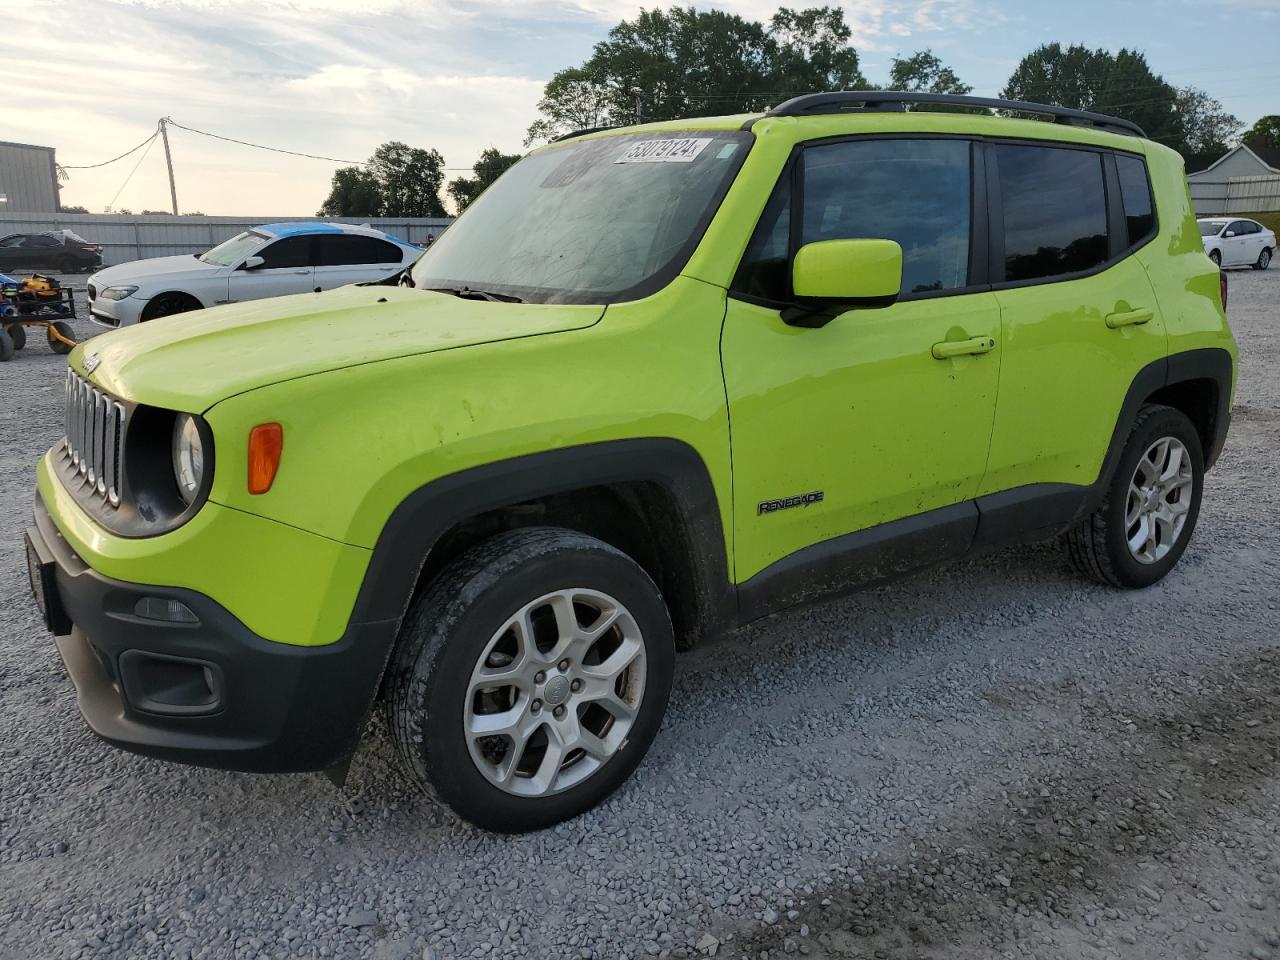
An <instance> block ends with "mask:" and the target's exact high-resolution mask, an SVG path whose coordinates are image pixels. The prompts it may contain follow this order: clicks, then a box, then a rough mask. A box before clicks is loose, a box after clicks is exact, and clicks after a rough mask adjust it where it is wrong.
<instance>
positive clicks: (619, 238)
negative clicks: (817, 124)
mask: <svg viewBox="0 0 1280 960" xmlns="http://www.w3.org/2000/svg"><path fill="white" fill-rule="evenodd" d="M750 141H751V135H750V134H749V133H744V132H742V131H738V130H734V131H714V132H705V133H699V132H689V133H687V134H682V135H681V136H679V137H672V136H671V134H670V133H666V134H656V133H649V134H629V135H621V136H613V137H602V138H600V139H596V140H585V141H579V142H570V143H567V144H565V145H564V146H559V147H553V148H552V149H550V150H546V151H543V152H541V153H536V154H533V155H532V156H529V157H526V158H525V159H523V160H521V161H520V162H519V163H517V164H516V165H515V166H514V167H512V168H511V169H510V170H508V171H507V172H506V173H504V174H503V175H502V177H501V178H500V179H499V180H498V181H497V182H496V183H495V184H494V185H493V186H492V187H490V188H489V189H488V190H486V191H485V192H484V193H483V194H482V195H481V196H480V198H479V199H478V200H476V202H475V203H473V204H472V205H471V206H469V207H468V208H467V210H466V213H465V214H464V215H463V216H462V217H461V218H460V219H459V220H458V222H457V223H455V224H454V225H453V226H451V227H450V228H449V229H448V230H447V231H446V232H445V233H444V234H442V235H441V236H440V237H439V238H438V239H437V240H436V242H435V243H433V244H432V245H431V247H430V249H428V250H427V252H426V253H424V254H423V255H422V257H421V258H419V260H418V262H417V264H415V265H414V267H413V271H412V276H413V283H414V286H415V287H418V288H419V289H423V288H427V289H448V290H461V289H463V288H468V289H470V290H475V291H484V292H487V293H491V294H498V295H501V296H506V297H518V298H520V299H522V300H528V301H532V302H536V303H616V302H618V301H621V300H627V299H634V298H636V297H639V296H644V295H646V294H647V293H649V292H652V291H653V290H655V289H657V288H658V287H660V286H661V285H662V284H664V283H666V282H667V281H668V280H670V279H671V277H673V276H674V275H675V274H676V272H678V271H679V270H680V268H681V267H682V266H683V265H684V263H685V261H686V260H688V258H689V256H690V255H691V254H692V253H693V248H694V246H696V244H697V242H698V240H699V239H700V238H701V236H702V232H703V231H704V230H705V229H706V226H707V223H708V222H709V221H710V219H711V216H712V214H714V213H715V210H716V208H717V207H718V206H719V203H720V200H721V199H722V198H723V197H724V193H725V191H726V190H728V188H729V184H730V182H732V180H733V175H734V174H735V173H736V172H737V170H738V168H739V166H740V165H741V164H742V160H743V158H744V157H745V155H746V152H747V149H748V146H749V144H750Z"/></svg>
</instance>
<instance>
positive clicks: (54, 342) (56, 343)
mask: <svg viewBox="0 0 1280 960" xmlns="http://www.w3.org/2000/svg"><path fill="white" fill-rule="evenodd" d="M54 330H57V331H58V333H59V334H61V335H62V336H64V337H66V338H67V339H68V340H70V341H71V345H70V346H68V345H67V344H65V343H63V342H62V341H61V340H59V339H58V338H57V337H55V336H54V335H53V331H54ZM47 336H48V339H49V349H50V350H52V351H53V352H54V353H61V354H68V353H70V352H71V351H72V350H74V349H75V343H76V332H75V331H74V330H72V329H71V324H69V323H67V321H65V320H55V321H53V323H51V324H49V332H48V334H47Z"/></svg>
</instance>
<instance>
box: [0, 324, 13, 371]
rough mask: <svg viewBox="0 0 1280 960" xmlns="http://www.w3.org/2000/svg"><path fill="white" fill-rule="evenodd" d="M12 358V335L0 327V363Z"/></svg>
mask: <svg viewBox="0 0 1280 960" xmlns="http://www.w3.org/2000/svg"><path fill="white" fill-rule="evenodd" d="M12 359H13V337H11V336H9V334H8V333H6V332H5V331H4V330H3V329H0V363H8V362H9V361H10V360H12Z"/></svg>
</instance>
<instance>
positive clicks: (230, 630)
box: [27, 497, 396, 772]
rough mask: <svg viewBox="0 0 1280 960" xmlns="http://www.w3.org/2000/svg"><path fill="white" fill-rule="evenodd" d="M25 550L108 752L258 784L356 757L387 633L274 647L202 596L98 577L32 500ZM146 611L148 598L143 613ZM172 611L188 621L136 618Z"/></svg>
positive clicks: (79, 693) (386, 625) (378, 627)
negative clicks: (212, 770) (245, 775)
mask: <svg viewBox="0 0 1280 960" xmlns="http://www.w3.org/2000/svg"><path fill="white" fill-rule="evenodd" d="M27 541H28V553H29V566H30V572H31V575H32V587H33V590H35V591H36V592H37V594H38V597H37V599H38V600H40V601H41V606H42V610H43V612H44V613H45V619H46V624H47V625H48V626H49V627H50V629H51V630H53V631H54V632H55V634H56V639H55V642H56V644H57V647H58V652H59V653H60V654H61V656H62V660H63V663H64V664H65V665H66V668H67V673H68V674H69V675H70V676H71V680H72V682H73V683H74V684H75V688H76V699H77V703H78V705H79V707H80V711H81V713H82V714H83V715H84V718H85V720H86V722H87V723H88V724H89V727H90V728H91V729H92V730H93V732H94V733H96V734H97V735H98V736H99V737H101V738H102V739H104V740H106V741H108V742H109V743H112V744H114V745H115V746H118V747H122V748H124V749H126V750H131V751H133V752H136V753H142V754H146V755H148V756H154V757H161V758H163V759H167V760H177V761H181V762H184V763H194V764H198V765H200V766H209V767H220V768H223V769H230V770H246V771H256V772H293V771H302V770H322V769H325V768H327V767H330V766H333V765H335V764H338V763H340V762H342V761H343V760H345V759H346V758H347V757H349V756H350V754H351V753H352V752H353V751H354V750H355V747H356V745H357V743H358V742H359V738H360V733H361V731H362V729H363V726H364V722H365V719H366V718H367V716H368V713H369V709H370V707H371V705H372V703H373V699H374V697H375V695H376V693H377V689H378V684H379V682H380V680H381V676H382V670H383V668H384V666H385V665H386V661H387V657H388V655H389V652H390V650H391V644H392V640H393V639H394V636H395V631H396V624H395V622H394V621H379V622H374V623H353V624H351V625H350V626H349V627H348V629H347V631H346V632H345V633H344V634H343V636H342V637H341V639H339V640H338V641H337V642H335V643H332V644H326V645H324V646H319V647H298V646H292V645H289V644H283V643H274V642H272V641H269V640H264V639H263V638H261V637H259V636H257V635H256V634H255V633H253V631H251V630H250V629H249V628H248V627H246V626H245V625H244V624H243V623H241V622H240V621H239V620H238V619H236V618H235V617H234V616H233V615H232V614H230V613H229V612H228V611H227V610H226V609H225V608H224V607H222V606H220V605H219V604H218V603H216V602H215V601H213V600H212V599H210V598H209V597H207V596H204V595H203V594H201V593H198V592H196V591H193V590H187V589H182V588H174V587H155V586H149V585H141V584H133V583H126V582H123V581H120V580H115V579H111V578H109V577H105V576H103V575H102V574H99V573H98V572H96V571H95V570H93V569H92V568H90V567H89V566H88V565H87V564H86V563H84V561H83V560H81V559H80V557H79V556H77V555H76V553H75V551H74V550H73V549H72V548H71V546H70V544H69V543H67V541H66V540H65V539H64V538H63V537H62V535H61V534H60V533H59V531H58V529H57V526H56V525H55V524H54V522H53V519H52V517H51V516H50V515H49V512H48V510H47V509H46V508H45V506H44V504H43V502H42V501H41V500H40V498H39V497H37V498H36V506H35V525H34V526H32V527H30V528H29V529H28V530H27ZM146 598H154V599H148V604H147V605H144V606H143V608H142V609H141V610H140V608H139V601H141V600H144V599H146ZM172 603H178V604H181V605H182V606H183V607H185V608H186V610H187V611H189V612H190V614H192V615H193V617H194V620H195V621H196V622H173V621H168V620H157V619H152V618H150V617H148V616H140V615H139V613H140V612H147V613H154V611H156V610H157V609H160V610H163V609H176V608H173V607H172V606H171V604H172ZM183 616H184V617H185V614H184V615H183Z"/></svg>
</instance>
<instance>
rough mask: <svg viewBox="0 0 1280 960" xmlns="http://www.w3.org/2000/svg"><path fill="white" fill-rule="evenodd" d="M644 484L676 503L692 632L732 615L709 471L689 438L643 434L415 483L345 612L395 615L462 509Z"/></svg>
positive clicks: (724, 625)
mask: <svg viewBox="0 0 1280 960" xmlns="http://www.w3.org/2000/svg"><path fill="white" fill-rule="evenodd" d="M638 481H639V482H650V483H653V484H656V485H658V486H660V487H662V488H663V489H664V490H665V492H666V493H667V494H669V495H670V497H671V500H672V501H673V502H674V503H675V504H676V508H677V510H678V511H679V514H680V519H681V523H682V526H683V528H684V529H683V535H684V538H685V541H686V542H685V547H686V549H687V550H688V552H689V558H688V559H689V561H690V569H691V570H692V571H693V577H694V579H695V583H694V584H693V587H694V593H695V596H696V605H697V608H698V609H697V612H696V624H697V631H696V632H697V633H699V634H700V635H704V636H705V635H715V634H718V633H720V632H723V631H724V630H725V629H728V628H730V627H731V626H732V625H733V624H734V622H735V613H736V595H735V591H734V587H733V585H732V583H731V581H730V579H729V558H728V555H727V551H726V549H725V538H724V527H723V524H722V523H721V521H720V507H719V501H718V500H717V498H716V492H715V487H714V485H713V483H712V481H711V474H710V472H709V471H708V470H707V466H706V463H705V462H704V461H703V459H702V457H701V455H699V453H698V452H697V451H696V450H695V449H694V448H693V447H692V446H690V445H689V444H687V443H685V442H683V441H681V440H675V439H672V438H668V437H646V438H636V439H626V440H610V441H604V442H600V443H589V444H582V445H579V446H572V447H564V448H561V449H558V450H549V451H545V452H541V453H533V454H528V455H525V456H521V457H515V458H513V459H510V460H501V461H497V462H494V463H488V464H484V465H482V466H478V467H472V468H470V469H467V470H462V471H459V472H457V473H452V474H448V475H446V476H443V477H440V478H438V479H436V480H432V481H431V482H430V483H427V484H425V485H423V486H422V487H419V488H418V489H417V490H415V491H413V492H412V493H410V494H409V495H408V496H407V497H405V498H404V500H403V501H401V503H400V504H399V506H397V507H396V508H395V510H394V511H392V513H391V516H390V517H389V518H388V520H387V522H386V524H385V525H384V526H383V529H382V532H381V534H380V535H379V536H378V540H377V542H376V543H375V545H374V548H373V556H372V557H371V559H370V561H369V567H368V569H367V571H366V572H365V577H364V581H363V583H362V584H361V587H360V591H359V593H358V594H357V597H356V602H355V607H354V609H353V612H352V617H351V620H352V622H353V623H356V622H364V623H369V622H375V621H394V622H397V623H398V622H399V621H400V619H401V618H402V617H403V616H404V613H405V611H406V610H407V609H408V606H409V602H410V600H411V599H412V597H413V593H414V590H415V589H416V587H417V584H418V580H419V578H420V576H421V572H422V568H423V566H424V564H425V563H426V561H427V557H428V555H429V554H430V552H431V550H432V549H433V548H434V546H435V545H436V544H437V543H438V542H439V540H440V537H441V536H443V535H444V534H445V532H446V531H448V530H449V529H451V528H452V527H454V526H456V525H457V524H459V523H461V522H462V521H465V520H467V519H468V518H470V517H474V516H477V515H479V514H482V513H486V512H488V511H491V510H496V509H499V508H501V507H507V506H511V505H514V504H518V503H523V502H525V501H528V500H534V499H537V498H540V497H546V496H550V495H552V494H562V493H570V492H572V491H574V490H579V489H585V488H588V487H595V486H600V485H603V484H610V483H624V482H638Z"/></svg>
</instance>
